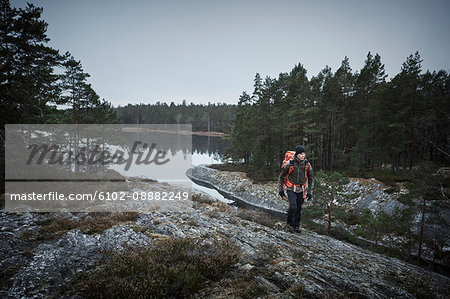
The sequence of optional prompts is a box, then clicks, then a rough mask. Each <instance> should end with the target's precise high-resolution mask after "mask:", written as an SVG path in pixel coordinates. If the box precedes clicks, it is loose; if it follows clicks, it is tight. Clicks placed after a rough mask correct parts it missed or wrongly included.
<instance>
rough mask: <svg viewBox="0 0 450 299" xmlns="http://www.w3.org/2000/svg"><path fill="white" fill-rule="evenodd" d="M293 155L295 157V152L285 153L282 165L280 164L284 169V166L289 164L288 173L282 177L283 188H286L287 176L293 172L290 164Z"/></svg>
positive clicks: (292, 165)
mask: <svg viewBox="0 0 450 299" xmlns="http://www.w3.org/2000/svg"><path fill="white" fill-rule="evenodd" d="M294 155H295V151H287V152H286V154H285V155H284V160H283V163H281V168H284V165H286V163H289V171H288V173H287V174H286V175H285V177H284V182H283V187H284V186H286V182H287V179H288V176H289V175H290V174H291V172H292V171H293V170H294V164H293V163H291V161H292V160H294V158H293V157H294Z"/></svg>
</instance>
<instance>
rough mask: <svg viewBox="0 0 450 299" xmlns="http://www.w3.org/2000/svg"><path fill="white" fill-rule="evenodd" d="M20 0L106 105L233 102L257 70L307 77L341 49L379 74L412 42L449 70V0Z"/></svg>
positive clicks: (339, 56) (356, 64)
mask: <svg viewBox="0 0 450 299" xmlns="http://www.w3.org/2000/svg"><path fill="white" fill-rule="evenodd" d="M28 2H31V3H33V4H34V5H36V6H39V7H43V8H44V13H43V19H44V20H45V21H46V22H47V23H48V24H49V26H48V31H47V34H48V37H49V38H50V39H51V41H50V43H49V44H50V46H52V47H53V48H55V49H58V50H60V51H61V52H62V53H64V52H65V51H69V52H70V53H72V54H73V56H74V57H75V59H77V60H81V62H82V65H83V68H84V70H85V72H87V73H89V74H90V75H91V78H89V82H90V83H91V84H92V86H93V88H94V90H96V91H97V93H98V94H99V95H100V97H102V98H105V99H106V100H108V101H110V102H112V104H113V105H114V106H117V105H122V106H123V105H127V104H128V103H156V102H157V101H161V102H168V103H170V102H171V101H174V102H175V103H181V101H182V100H183V99H185V100H186V101H187V102H188V103H190V102H191V101H192V102H194V103H207V102H208V101H210V102H225V103H233V104H236V103H237V101H238V98H239V95H240V94H241V93H242V91H244V90H245V91H247V92H249V93H251V92H252V91H253V79H254V76H255V74H256V73H260V74H261V76H262V77H266V76H270V77H272V78H276V77H278V75H279V73H281V72H289V71H290V70H291V69H292V68H293V67H294V65H295V64H298V63H301V64H303V66H304V67H305V68H306V70H307V71H308V77H309V78H311V76H314V75H317V73H319V71H320V70H321V69H323V68H324V67H325V66H326V65H329V66H330V67H331V68H332V70H333V71H336V69H337V68H338V67H339V66H340V64H341V61H342V60H343V58H344V57H345V56H348V57H349V59H350V66H351V67H352V69H353V71H359V70H360V69H361V68H362V67H363V64H364V60H365V58H366V56H367V53H368V52H369V51H371V52H372V53H379V54H380V56H381V59H382V62H383V63H384V64H385V69H386V73H387V74H388V79H389V78H392V77H394V76H395V75H396V74H397V73H399V71H400V68H401V65H402V63H403V62H404V61H405V60H406V57H407V56H409V55H410V54H413V53H414V52H415V51H419V53H420V55H421V57H422V59H423V69H424V71H426V70H428V69H429V70H431V71H432V70H440V69H444V70H446V71H450V57H449V53H450V34H449V29H450V18H449V12H450V1H448V0H442V1H441V0H427V1H425V0H423V1H417V0H396V1H393V0H377V1H365V0H341V1H338V0H329V1H325V0H324V1H320V0H311V1H301V0H296V1H295V0H290V1H289V0H278V1H275V0H273V1H266V0H249V1H246V0H240V1H234V0H220V1H219V0H203V1H202V0H179V1H178V0H177V1H175V0H174V1H172V0H164V1H163V0H159V1H145V0H130V1H123V0H89V1H88V0H46V1H44V0H41V1H32V0H31V1H30V0H28ZM25 3H26V1H19V0H13V1H11V4H12V6H16V7H24V6H25Z"/></svg>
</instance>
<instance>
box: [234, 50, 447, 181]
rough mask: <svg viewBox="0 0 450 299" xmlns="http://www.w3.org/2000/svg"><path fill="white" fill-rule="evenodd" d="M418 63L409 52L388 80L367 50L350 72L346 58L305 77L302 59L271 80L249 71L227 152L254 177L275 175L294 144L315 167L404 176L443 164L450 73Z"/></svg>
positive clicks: (374, 57) (445, 153)
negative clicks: (421, 166) (249, 84)
mask: <svg viewBox="0 0 450 299" xmlns="http://www.w3.org/2000/svg"><path fill="white" fill-rule="evenodd" d="M421 63H422V59H421V58H420V55H419V53H418V52H416V53H415V54H414V55H410V56H409V57H408V58H407V59H406V61H405V62H404V63H403V65H402V68H401V72H400V73H399V74H397V75H396V76H395V77H394V78H393V79H392V80H391V81H389V82H388V81H387V80H386V77H387V75H386V74H385V70H384V64H382V62H381V57H380V55H378V54H376V55H375V56H374V55H372V53H370V52H369V53H368V54H367V59H366V60H365V65H364V67H363V68H362V69H361V70H360V71H359V72H355V73H354V72H352V69H351V68H350V64H349V59H348V58H347V57H345V58H344V60H343V61H342V64H341V66H340V68H339V69H338V70H336V72H334V73H333V72H332V71H331V69H330V68H329V67H328V66H326V67H325V68H324V69H323V70H322V71H320V72H319V74H318V75H316V76H313V77H312V78H311V79H310V80H309V79H308V78H307V76H306V69H305V68H304V67H303V66H302V65H301V64H299V65H296V66H295V67H294V68H293V69H292V71H291V72H290V73H281V74H280V75H279V76H278V78H277V79H272V78H270V77H266V78H265V79H262V78H261V76H260V75H259V74H256V77H255V80H254V91H253V93H252V94H248V93H246V92H243V93H242V95H241V96H240V98H239V103H238V106H237V108H236V119H235V122H234V126H233V130H232V143H231V146H230V147H229V148H228V150H227V152H228V156H229V157H231V158H232V159H233V160H235V161H244V163H245V164H247V166H248V168H249V169H250V172H251V173H252V175H254V176H255V177H259V178H261V179H265V178H273V177H274V176H275V175H277V174H278V173H279V171H280V163H281V161H282V159H283V157H284V153H285V152H286V150H289V149H291V150H293V149H294V148H295V146H296V145H297V144H304V145H306V148H307V159H308V160H309V161H310V162H311V163H312V165H313V167H314V168H315V169H323V170H352V171H353V172H354V173H356V174H361V173H364V172H365V171H366V170H378V169H389V170H391V171H392V172H393V173H403V174H407V173H411V172H412V171H413V169H414V166H415V165H416V164H417V163H419V162H421V161H432V162H435V163H442V164H443V163H446V165H448V163H449V153H450V150H449V142H450V130H449V128H450V126H449V124H450V99H449V94H450V93H449V88H450V77H449V74H448V73H447V72H446V71H443V70H440V71H434V72H430V71H427V72H425V73H423V72H422V67H421Z"/></svg>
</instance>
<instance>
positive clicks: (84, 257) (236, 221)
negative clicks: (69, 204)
mask: <svg viewBox="0 0 450 299" xmlns="http://www.w3.org/2000/svg"><path fill="white" fill-rule="evenodd" d="M238 176H239V175H238ZM247 183H248V182H246V181H245V180H244V178H242V177H241V180H240V184H241V185H240V186H241V187H240V188H241V190H240V191H238V192H241V193H236V196H237V195H239V194H240V195H244V198H247V197H245V196H248V198H249V197H250V195H251V194H253V196H259V195H260V194H265V193H264V192H263V191H261V193H258V192H257V190H252V191H250V192H249V193H245V190H244V189H245V188H247V185H246V184H247ZM140 188H142V190H145V188H146V187H145V184H143V185H142V186H141V187H140ZM268 188H269V187H268ZM267 191H268V190H267ZM275 198H276V197H275ZM264 203H265V204H267V207H274V208H279V209H282V207H283V204H284V203H281V204H279V205H276V204H275V202H274V203H272V204H270V202H269V201H268V200H267V201H265V202H264ZM111 218H115V219H116V222H111V221H110V219H111ZM0 223H1V230H0V239H1V246H0V253H1V254H2V259H1V262H0V269H2V272H1V275H2V285H1V289H0V296H1V297H2V298H42V297H65V298H83V297H84V294H83V292H81V291H80V290H78V289H77V288H76V281H77V280H78V279H80V275H81V277H83V275H85V274H86V273H91V272H92V271H94V270H96V269H99V267H101V261H102V258H103V257H104V256H105V254H108V252H111V251H113V252H123V251H126V250H129V248H152V247H154V246H156V245H155V244H158V240H162V239H177V238H182V239H184V238H188V239H189V240H197V241H198V242H201V243H211V244H214V243H213V242H214V240H217V239H227V240H230V242H231V243H232V244H233V245H234V246H236V248H238V249H239V250H240V252H241V258H240V259H239V261H238V262H237V263H236V264H234V265H232V269H231V270H229V271H226V272H224V273H223V275H222V276H221V278H220V279H219V280H211V281H209V282H208V283H206V284H204V285H203V286H202V288H201V289H200V291H198V292H196V293H195V294H192V296H193V297H195V298H230V297H233V298H241V297H247V298H256V297H260V298H274V297H277V298H278V297H279V298H301V297H306V298H337V297H341V298H346V297H350V298H353V297H358V298H393V297H394V298H420V297H423V296H427V297H430V298H446V297H447V296H448V294H449V293H450V288H449V286H450V279H449V278H448V277H445V276H442V275H439V274H437V273H433V272H430V271H427V270H425V269H423V268H419V267H417V266H414V265H411V264H408V263H406V262H403V261H400V260H397V259H394V258H389V257H386V256H382V255H379V254H376V253H373V252H370V251H367V250H364V249H361V248H359V247H357V246H354V245H352V244H348V243H345V242H342V241H339V240H336V239H333V238H330V237H328V236H324V235H320V234H317V233H315V232H313V231H310V230H307V229H303V230H302V233H301V234H292V233H288V232H286V231H285V230H284V223H283V221H277V220H276V219H274V218H271V217H269V216H267V214H265V213H262V212H255V211H252V210H248V209H245V208H238V207H236V206H230V205H226V204H224V203H221V202H216V201H214V200H213V199H211V198H208V197H206V196H204V195H200V194H194V196H193V198H192V200H181V201H173V202H157V203H154V204H153V205H152V206H151V207H149V208H148V210H147V211H146V212H140V213H134V214H130V215H126V217H117V216H114V215H107V216H103V214H102V213H97V214H96V213H64V214H56V213H44V214H42V213H41V214H39V213H6V212H5V211H3V210H2V211H0ZM101 223H106V225H105V226H101V225H100V224H101ZM50 233H51V234H50Z"/></svg>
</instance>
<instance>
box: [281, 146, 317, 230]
mask: <svg viewBox="0 0 450 299" xmlns="http://www.w3.org/2000/svg"><path fill="white" fill-rule="evenodd" d="M293 156H294V157H293V158H292V159H290V160H289V161H287V162H285V164H284V166H283V168H282V170H281V173H280V177H279V178H278V186H279V193H278V194H279V195H280V196H281V197H282V198H283V197H284V196H286V195H285V193H284V188H285V186H286V193H287V197H288V200H289V209H288V215H287V224H288V226H289V227H288V231H289V232H296V233H300V218H301V215H302V205H303V202H304V200H305V199H306V200H310V199H311V196H312V195H311V194H312V189H313V170H312V167H311V164H309V162H308V161H307V160H306V159H305V157H306V153H305V148H304V147H303V146H302V145H298V146H297V147H296V148H295V154H294V155H293ZM306 185H308V187H307V189H305V188H306Z"/></svg>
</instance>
